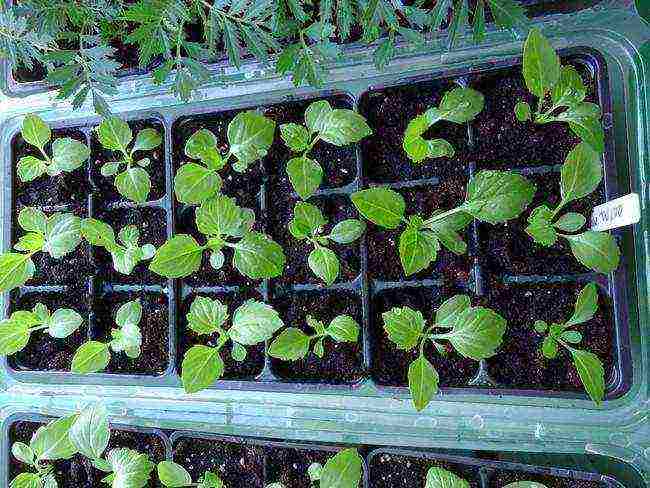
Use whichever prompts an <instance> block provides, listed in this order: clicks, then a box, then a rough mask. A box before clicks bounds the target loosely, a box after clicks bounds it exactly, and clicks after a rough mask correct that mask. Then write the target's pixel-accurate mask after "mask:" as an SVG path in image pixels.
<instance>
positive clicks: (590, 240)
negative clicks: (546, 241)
mask: <svg viewBox="0 0 650 488" xmlns="http://www.w3.org/2000/svg"><path fill="white" fill-rule="evenodd" d="M566 238H567V239H568V240H569V245H570V246H571V252H572V253H573V255H574V256H575V257H576V259H577V260H578V261H580V263H582V264H583V265H584V266H586V267H587V268H589V269H592V270H594V271H596V272H598V273H603V274H608V273H612V272H614V271H615V270H616V268H618V263H619V261H620V258H621V251H620V249H619V248H618V245H617V244H616V239H614V237H613V236H612V235H610V234H608V233H607V232H595V231H591V230H588V231H586V232H583V233H582V234H577V235H574V236H566Z"/></svg>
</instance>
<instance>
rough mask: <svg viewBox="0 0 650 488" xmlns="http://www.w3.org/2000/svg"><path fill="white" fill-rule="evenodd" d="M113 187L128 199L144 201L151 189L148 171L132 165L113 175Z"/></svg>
mask: <svg viewBox="0 0 650 488" xmlns="http://www.w3.org/2000/svg"><path fill="white" fill-rule="evenodd" d="M115 188H116V189H117V191H118V192H120V194H121V195H124V196H125V197H126V198H128V199H129V200H133V201H134V202H138V203H143V202H146V201H147V197H148V196H149V191H150V190H151V179H150V178H149V173H147V172H146V171H145V170H144V169H142V168H138V167H137V166H132V167H130V168H128V169H126V170H125V171H123V172H122V173H119V174H118V175H117V176H116V177H115Z"/></svg>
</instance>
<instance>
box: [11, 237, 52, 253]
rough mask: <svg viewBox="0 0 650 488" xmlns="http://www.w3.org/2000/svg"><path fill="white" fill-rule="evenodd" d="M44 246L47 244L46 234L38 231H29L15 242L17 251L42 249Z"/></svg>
mask: <svg viewBox="0 0 650 488" xmlns="http://www.w3.org/2000/svg"><path fill="white" fill-rule="evenodd" d="M43 246H45V236H44V235H43V234H39V233H37V232H29V233H27V234H25V235H24V236H21V237H20V239H18V242H17V243H16V244H14V249H15V250H16V251H27V252H34V251H40V250H41V249H43Z"/></svg>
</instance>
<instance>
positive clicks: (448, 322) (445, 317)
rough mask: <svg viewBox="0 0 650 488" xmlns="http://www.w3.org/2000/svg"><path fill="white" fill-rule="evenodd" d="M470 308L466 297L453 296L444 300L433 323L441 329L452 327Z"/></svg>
mask: <svg viewBox="0 0 650 488" xmlns="http://www.w3.org/2000/svg"><path fill="white" fill-rule="evenodd" d="M470 306H471V303H470V300H469V297H468V296H467V295H455V296H453V297H451V298H448V299H447V300H445V301H444V302H443V303H442V304H441V305H440V307H438V311H437V312H436V319H435V323H436V325H438V326H441V327H454V325H455V324H456V322H457V321H458V319H459V318H460V317H461V316H463V313H464V312H465V311H466V310H468V309H469V308H470Z"/></svg>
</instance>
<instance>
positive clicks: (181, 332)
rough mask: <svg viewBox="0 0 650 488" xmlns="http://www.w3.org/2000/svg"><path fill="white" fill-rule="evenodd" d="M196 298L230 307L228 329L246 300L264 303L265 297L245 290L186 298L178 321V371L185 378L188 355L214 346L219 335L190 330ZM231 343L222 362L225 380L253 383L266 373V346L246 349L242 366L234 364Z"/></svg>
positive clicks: (222, 357) (224, 352) (226, 346)
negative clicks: (197, 348)
mask: <svg viewBox="0 0 650 488" xmlns="http://www.w3.org/2000/svg"><path fill="white" fill-rule="evenodd" d="M197 296H202V297H208V298H212V299H216V300H219V301H220V302H221V303H223V304H224V305H226V306H227V307H228V319H227V320H226V324H225V325H224V328H225V329H228V328H230V326H231V324H232V318H233V316H234V314H235V310H237V308H238V307H239V306H240V305H242V304H243V303H244V302H245V301H247V300H251V299H252V300H258V301H263V299H262V296H261V295H260V294H259V293H258V292H257V291H255V290H254V289H250V288H249V289H246V290H245V291H242V292H238V293H204V292H201V293H198V294H192V295H189V296H188V297H186V298H185V299H184V300H183V301H182V303H181V306H180V310H179V321H178V339H177V343H178V359H177V364H176V369H177V371H178V374H179V376H180V375H181V374H182V361H183V358H184V357H185V353H186V352H187V351H188V350H189V349H190V348H191V347H192V346H195V345H197V344H203V345H206V346H215V345H216V344H217V339H218V334H217V333H214V334H211V335H205V334H202V335H199V334H197V333H196V332H194V331H192V330H191V329H190V328H188V326H187V318H186V317H187V314H188V313H189V311H190V306H191V305H192V302H193V301H194V300H195V299H196V297H197ZM231 347H232V342H228V343H227V344H226V345H225V346H224V347H223V348H222V349H221V354H220V356H221V359H223V362H224V373H223V376H222V379H227V380H253V379H255V377H257V376H258V375H259V374H260V373H261V372H262V370H263V369H264V344H263V343H262V344H257V345H255V346H245V347H246V359H245V360H244V361H242V362H239V361H235V360H234V359H233V358H232V355H231Z"/></svg>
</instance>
